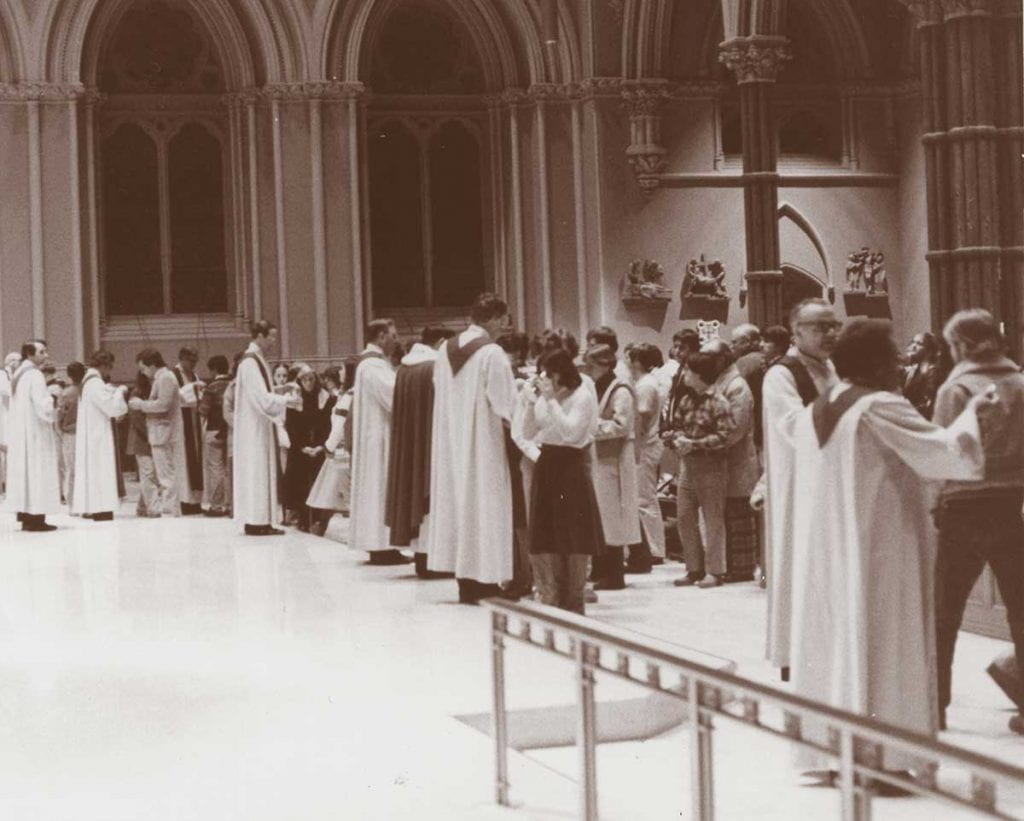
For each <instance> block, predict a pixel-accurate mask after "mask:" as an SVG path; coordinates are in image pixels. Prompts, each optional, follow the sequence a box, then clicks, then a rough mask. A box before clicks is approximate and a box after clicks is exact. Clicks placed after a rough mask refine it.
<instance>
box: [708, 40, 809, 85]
mask: <svg viewBox="0 0 1024 821" xmlns="http://www.w3.org/2000/svg"><path fill="white" fill-rule="evenodd" d="M791 58H792V53H791V51H790V47H789V40H787V39H786V38H785V37H769V36H765V35H754V36H752V37H737V38H735V39H733V40H729V41H727V42H725V43H722V45H721V46H719V52H718V60H719V62H721V63H724V64H725V66H726V67H727V68H728V69H729V70H730V71H732V72H733V73H734V74H735V75H736V81H737V82H738V83H741V84H742V83H774V82H775V80H776V79H778V76H779V72H780V71H781V70H782V66H783V65H784V64H785V62H786V61H787V60H789V59H791Z"/></svg>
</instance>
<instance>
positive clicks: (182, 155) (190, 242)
mask: <svg viewBox="0 0 1024 821" xmlns="http://www.w3.org/2000/svg"><path fill="white" fill-rule="evenodd" d="M112 22H113V23H114V24H113V25H112V27H111V29H110V30H109V31H108V32H107V34H106V37H105V38H104V40H103V42H102V43H101V44H100V48H99V53H98V60H97V63H96V65H95V72H96V78H97V81H98V83H99V89H100V91H102V92H103V93H104V94H105V95H107V98H106V100H105V102H104V105H103V106H102V107H101V109H100V114H99V123H98V127H99V130H100V138H99V140H98V146H99V158H98V165H99V168H100V169H101V173H100V190H99V221H100V225H101V230H100V248H99V258H100V281H101V283H102V292H103V293H102V299H103V306H104V314H105V315H109V316H117V315H125V314H136V315H137V314H141V315H154V314H195V313H225V312H227V311H228V308H229V303H230V301H231V298H232V295H231V294H230V292H229V277H228V269H229V266H230V264H231V260H229V259H228V255H227V249H228V246H229V244H230V243H228V242H227V237H228V231H229V222H228V216H229V214H230V209H231V204H230V203H229V202H228V201H227V200H226V199H225V192H226V191H228V190H229V189H230V186H229V184H228V178H227V169H228V166H229V162H228V159H229V150H230V139H229V136H228V135H229V121H228V116H227V110H226V106H225V103H224V98H223V95H224V92H225V91H226V90H227V89H228V87H229V83H230V82H231V76H232V72H235V73H237V70H238V67H237V66H235V67H233V68H231V69H230V70H229V68H228V66H227V65H226V64H225V61H224V57H223V55H222V54H221V53H220V50H219V49H218V47H217V40H216V38H215V37H214V36H213V34H212V32H211V31H210V30H209V29H208V28H207V26H206V24H205V23H204V22H203V20H202V18H201V17H200V16H199V14H197V13H196V11H195V9H194V7H193V5H192V4H191V3H190V2H187V0H139V2H136V3H133V4H131V5H130V6H125V7H122V8H120V9H119V14H117V15H116V17H115V18H113V20H112Z"/></svg>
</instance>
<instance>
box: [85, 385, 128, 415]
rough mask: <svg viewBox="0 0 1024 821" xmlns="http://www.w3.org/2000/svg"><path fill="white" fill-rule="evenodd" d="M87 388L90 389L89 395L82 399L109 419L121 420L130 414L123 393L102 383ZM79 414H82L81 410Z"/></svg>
mask: <svg viewBox="0 0 1024 821" xmlns="http://www.w3.org/2000/svg"><path fill="white" fill-rule="evenodd" d="M86 387H87V388H89V391H88V395H87V396H83V397H82V399H83V400H85V401H88V402H89V404H90V405H92V406H93V407H94V408H96V410H98V411H99V412H100V413H102V414H103V415H104V416H106V417H107V418H108V419H120V418H121V417H122V416H124V415H125V414H126V413H128V406H127V405H126V404H125V401H124V393H123V392H122V391H119V390H118V389H117V388H114V387H112V386H111V385H105V384H102V383H101V384H98V385H93V384H91V383H90V384H89V385H87V386H86ZM79 414H81V410H79Z"/></svg>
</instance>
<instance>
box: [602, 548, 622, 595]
mask: <svg viewBox="0 0 1024 821" xmlns="http://www.w3.org/2000/svg"><path fill="white" fill-rule="evenodd" d="M625 552H626V551H625V549H624V548H622V547H605V549H604V550H603V551H602V553H601V572H600V576H598V577H597V582H596V583H595V584H594V589H595V590H623V589H624V588H625V587H626V561H625Z"/></svg>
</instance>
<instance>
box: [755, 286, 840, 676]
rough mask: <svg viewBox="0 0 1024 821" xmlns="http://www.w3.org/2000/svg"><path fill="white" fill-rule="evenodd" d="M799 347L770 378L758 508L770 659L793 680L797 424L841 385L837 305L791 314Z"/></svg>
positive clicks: (815, 304) (813, 305)
mask: <svg viewBox="0 0 1024 821" xmlns="http://www.w3.org/2000/svg"><path fill="white" fill-rule="evenodd" d="M790 324H791V327H792V329H793V347H792V348H790V349H789V352H788V353H787V354H786V356H784V357H783V358H782V359H781V360H779V361H778V362H777V363H776V364H775V365H774V366H773V367H771V368H769V369H768V372H767V373H766V374H765V377H764V386H763V394H762V413H763V415H764V419H763V422H764V425H763V427H764V475H763V477H762V481H761V483H760V485H761V488H762V489H761V490H755V492H754V494H753V498H752V503H754V504H755V506H757V504H758V500H759V498H763V499H764V509H765V537H766V549H765V558H766V563H767V568H765V570H766V572H767V576H768V652H767V657H768V660H769V661H771V662H772V664H774V665H775V666H776V667H779V668H781V669H782V678H783V680H786V679H788V677H789V670H788V668H789V625H790V608H791V605H792V601H791V600H792V596H793V588H792V585H791V581H792V575H793V562H792V555H791V547H790V546H791V544H792V539H793V494H794V490H793V472H794V463H793V458H794V457H793V424H794V423H795V421H796V418H797V416H798V415H799V414H800V411H801V410H803V408H804V406H805V405H807V404H809V403H810V402H812V401H814V399H815V398H817V396H818V395H819V394H821V393H824V392H825V391H827V390H828V389H829V388H831V387H832V386H833V385H835V383H836V376H835V369H834V368H833V367H832V363H831V362H829V356H830V355H831V353H832V349H833V348H834V347H835V344H836V339H837V338H838V334H839V329H840V328H841V327H842V323H841V322H839V321H838V320H837V319H836V315H835V312H834V311H833V310H832V306H831V305H829V304H828V303H827V302H825V301H824V300H822V299H809V300H805V301H804V302H801V303H800V304H799V305H797V306H796V307H795V308H794V309H793V311H792V313H791V314H790Z"/></svg>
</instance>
